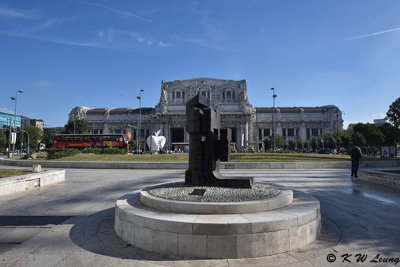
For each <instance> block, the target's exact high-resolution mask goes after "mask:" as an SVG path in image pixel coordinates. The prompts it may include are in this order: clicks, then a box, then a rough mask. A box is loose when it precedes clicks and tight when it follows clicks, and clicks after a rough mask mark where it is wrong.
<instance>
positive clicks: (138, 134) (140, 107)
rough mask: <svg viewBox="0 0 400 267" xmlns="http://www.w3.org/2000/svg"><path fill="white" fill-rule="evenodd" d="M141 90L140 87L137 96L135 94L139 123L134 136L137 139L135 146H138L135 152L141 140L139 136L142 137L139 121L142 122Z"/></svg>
mask: <svg viewBox="0 0 400 267" xmlns="http://www.w3.org/2000/svg"><path fill="white" fill-rule="evenodd" d="M142 92H144V90H143V89H140V91H139V96H137V97H136V98H137V99H138V100H139V124H138V132H137V136H136V139H137V141H136V142H137V146H136V147H137V148H138V151H137V153H138V154H139V151H140V140H141V137H142V133H141V128H140V127H141V123H142Z"/></svg>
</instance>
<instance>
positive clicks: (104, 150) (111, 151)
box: [82, 147, 125, 154]
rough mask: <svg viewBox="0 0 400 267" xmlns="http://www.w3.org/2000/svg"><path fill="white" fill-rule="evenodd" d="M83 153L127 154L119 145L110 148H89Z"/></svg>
mask: <svg viewBox="0 0 400 267" xmlns="http://www.w3.org/2000/svg"><path fill="white" fill-rule="evenodd" d="M82 153H88V154H90V153H93V154H125V151H124V150H122V149H120V148H117V147H109V148H89V149H85V150H82Z"/></svg>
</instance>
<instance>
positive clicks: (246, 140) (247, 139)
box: [244, 121, 249, 146]
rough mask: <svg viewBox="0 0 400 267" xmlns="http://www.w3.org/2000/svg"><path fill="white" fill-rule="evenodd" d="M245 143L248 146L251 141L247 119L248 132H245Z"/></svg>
mask: <svg viewBox="0 0 400 267" xmlns="http://www.w3.org/2000/svg"><path fill="white" fill-rule="evenodd" d="M244 140H245V143H244V145H245V146H246V145H247V144H248V141H249V122H247V121H246V132H245V138H244Z"/></svg>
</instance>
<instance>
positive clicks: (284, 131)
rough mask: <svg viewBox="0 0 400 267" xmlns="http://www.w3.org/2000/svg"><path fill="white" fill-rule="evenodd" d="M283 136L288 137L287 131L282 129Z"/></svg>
mask: <svg viewBox="0 0 400 267" xmlns="http://www.w3.org/2000/svg"><path fill="white" fill-rule="evenodd" d="M282 135H283V136H284V137H286V129H282Z"/></svg>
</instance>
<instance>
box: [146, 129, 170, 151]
mask: <svg viewBox="0 0 400 267" xmlns="http://www.w3.org/2000/svg"><path fill="white" fill-rule="evenodd" d="M160 133H161V130H158V131H157V132H155V133H154V135H152V136H149V137H147V140H146V143H147V146H148V147H149V148H150V150H151V151H152V152H154V151H160V150H161V149H163V147H164V146H165V143H166V142H167V138H165V137H164V136H162V135H160Z"/></svg>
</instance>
